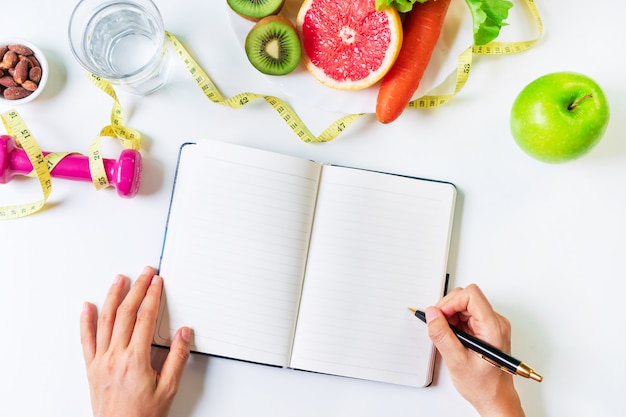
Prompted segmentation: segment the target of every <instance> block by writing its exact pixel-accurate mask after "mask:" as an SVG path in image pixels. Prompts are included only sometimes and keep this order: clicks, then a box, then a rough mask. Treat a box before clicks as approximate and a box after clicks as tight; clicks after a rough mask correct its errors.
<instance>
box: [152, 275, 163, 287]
mask: <svg viewBox="0 0 626 417" xmlns="http://www.w3.org/2000/svg"><path fill="white" fill-rule="evenodd" d="M159 279H161V277H160V276H158V275H154V276H153V277H152V280H151V281H150V285H155V284H157V283H158V282H159Z"/></svg>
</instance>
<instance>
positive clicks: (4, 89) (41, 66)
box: [0, 39, 48, 105]
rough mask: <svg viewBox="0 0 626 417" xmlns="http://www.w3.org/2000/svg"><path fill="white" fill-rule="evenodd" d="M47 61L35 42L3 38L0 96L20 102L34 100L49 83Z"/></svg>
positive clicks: (13, 102)
mask: <svg viewBox="0 0 626 417" xmlns="http://www.w3.org/2000/svg"><path fill="white" fill-rule="evenodd" d="M47 80H48V61H47V60H46V57H45V55H44V54H43V52H42V51H41V49H39V48H38V47H36V46H35V45H33V44H32V43H30V42H27V41H25V40H21V39H10V40H0V99H1V100H3V101H5V102H7V103H10V104H11V105H18V104H23V103H27V102H29V101H32V100H34V99H35V98H36V97H37V96H39V94H41V92H42V91H43V89H44V87H45V86H46V81H47Z"/></svg>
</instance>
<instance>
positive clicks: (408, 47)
mask: <svg viewBox="0 0 626 417" xmlns="http://www.w3.org/2000/svg"><path fill="white" fill-rule="evenodd" d="M449 5H450V0H430V1H428V2H426V3H420V4H417V3H416V4H414V5H413V9H412V10H411V11H409V12H407V13H406V14H405V16H404V22H403V27H402V31H403V41H402V47H401V48H400V52H399V53H398V57H397V58H396V61H395V62H394V64H393V66H392V67H391V69H390V70H389V72H388V73H387V74H385V76H384V77H383V79H382V81H381V84H380V89H379V91H378V97H377V99H376V118H377V119H378V120H379V121H380V122H381V123H390V122H393V121H394V120H396V119H397V118H398V117H399V116H400V114H402V112H403V111H404V109H405V108H406V106H407V105H408V104H409V101H411V97H413V94H414V93H415V91H416V90H417V87H418V86H419V83H420V81H421V79H422V76H423V75H424V71H425V70H426V67H427V66H428V62H429V61H430V57H431V56H432V54H433V50H434V49H435V45H436V44H437V41H438V40H439V36H440V35H441V28H442V27H443V21H444V19H445V17H446V13H447V11H448V6H449Z"/></svg>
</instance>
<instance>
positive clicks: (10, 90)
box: [3, 87, 33, 100]
mask: <svg viewBox="0 0 626 417" xmlns="http://www.w3.org/2000/svg"><path fill="white" fill-rule="evenodd" d="M32 93H33V92H32V91H28V90H27V89H25V88H24V87H7V88H6V89H5V90H4V93H3V95H4V98H6V99H7V100H19V99H21V98H24V97H28V96H29V95H31V94H32Z"/></svg>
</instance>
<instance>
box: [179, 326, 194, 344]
mask: <svg viewBox="0 0 626 417" xmlns="http://www.w3.org/2000/svg"><path fill="white" fill-rule="evenodd" d="M180 337H181V338H182V339H183V340H184V341H185V342H186V343H189V341H190V340H191V329H190V328H189V327H183V328H182V329H180Z"/></svg>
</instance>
